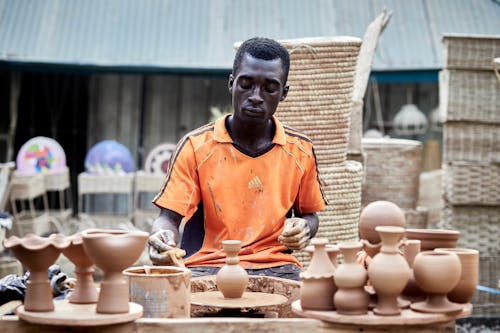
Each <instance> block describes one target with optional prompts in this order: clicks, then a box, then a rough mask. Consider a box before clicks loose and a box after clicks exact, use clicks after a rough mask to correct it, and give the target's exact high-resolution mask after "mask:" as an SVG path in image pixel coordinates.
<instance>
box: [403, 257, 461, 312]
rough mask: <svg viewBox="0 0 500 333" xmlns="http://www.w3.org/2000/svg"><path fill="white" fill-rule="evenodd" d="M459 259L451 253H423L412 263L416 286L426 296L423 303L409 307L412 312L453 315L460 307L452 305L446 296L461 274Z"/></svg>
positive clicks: (455, 304)
mask: <svg viewBox="0 0 500 333" xmlns="http://www.w3.org/2000/svg"><path fill="white" fill-rule="evenodd" d="M461 270H462V267H461V264H460V259H458V256H457V255H456V254H455V253H452V252H437V251H424V252H420V253H419V254H417V256H416V257H415V260H414V262H413V274H414V275H415V281H416V282H417V285H418V286H419V287H420V288H421V289H422V290H423V291H424V292H425V293H426V294H427V299H426V300H425V301H424V302H416V303H412V304H411V305H410V308H411V309H412V310H414V311H419V312H429V313H454V312H460V311H461V310H462V308H463V307H462V305H460V304H457V303H452V302H450V301H449V300H448V298H447V296H446V294H447V293H449V292H450V291H451V290H452V289H453V288H455V286H456V285H457V283H458V281H459V279H460V274H461Z"/></svg>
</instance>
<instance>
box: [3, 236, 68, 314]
mask: <svg viewBox="0 0 500 333" xmlns="http://www.w3.org/2000/svg"><path fill="white" fill-rule="evenodd" d="M69 243H70V242H69V240H68V239H67V238H66V237H65V236H64V235H62V234H52V235H50V236H49V237H40V236H37V235H34V234H28V235H26V236H25V237H23V238H19V237H17V236H11V237H9V238H7V239H5V240H4V242H3V245H4V247H5V248H7V249H10V250H11V251H12V253H13V254H14V256H15V257H16V258H17V259H19V261H20V262H21V263H22V264H23V265H24V266H25V267H26V268H27V269H28V270H29V272H30V275H29V279H28V282H27V283H26V295H25V297H24V309H25V310H26V311H34V312H49V311H54V302H53V300H52V297H53V296H52V288H51V287H50V283H49V279H48V273H47V270H48V269H49V266H50V265H52V264H54V263H55V262H56V260H57V258H58V257H59V255H60V253H61V251H62V250H63V249H64V248H65V247H67V246H69Z"/></svg>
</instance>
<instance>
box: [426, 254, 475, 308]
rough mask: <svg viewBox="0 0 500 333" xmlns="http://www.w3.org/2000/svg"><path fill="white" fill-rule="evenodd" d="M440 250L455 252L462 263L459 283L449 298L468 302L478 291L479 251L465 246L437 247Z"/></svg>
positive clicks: (453, 300)
mask: <svg viewBox="0 0 500 333" xmlns="http://www.w3.org/2000/svg"><path fill="white" fill-rule="evenodd" d="M434 251H438V252H443V251H444V252H453V253H455V254H456V255H458V258H459V259H460V263H461V264H462V273H461V274H460V280H459V281H458V284H457V285H456V286H455V288H453V290H452V291H450V292H449V293H448V299H449V300H450V301H452V302H457V303H468V302H469V301H470V300H471V298H472V296H473V295H474V293H475V292H476V287H477V283H478V280H479V251H477V250H474V249H464V248H448V249H447V248H437V249H435V250H434Z"/></svg>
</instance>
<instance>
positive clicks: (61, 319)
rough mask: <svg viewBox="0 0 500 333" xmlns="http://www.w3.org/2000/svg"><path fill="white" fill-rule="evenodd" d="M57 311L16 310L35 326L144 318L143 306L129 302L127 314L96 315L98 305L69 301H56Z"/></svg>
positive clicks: (127, 320)
mask: <svg viewBox="0 0 500 333" xmlns="http://www.w3.org/2000/svg"><path fill="white" fill-rule="evenodd" d="M54 306H55V309H54V311H50V312H33V311H26V310H24V306H22V305H21V306H19V307H18V308H17V309H16V314H17V315H18V316H19V318H21V319H23V320H25V321H27V322H30V323H34V324H42V325H57V326H101V325H112V324H119V323H126V322H129V321H134V320H136V319H138V318H140V317H141V316H142V306H141V305H139V304H137V303H133V302H129V306H130V310H129V312H127V313H117V314H106V313H96V312H95V309H96V304H95V303H94V304H73V303H69V302H68V301H67V300H56V301H54Z"/></svg>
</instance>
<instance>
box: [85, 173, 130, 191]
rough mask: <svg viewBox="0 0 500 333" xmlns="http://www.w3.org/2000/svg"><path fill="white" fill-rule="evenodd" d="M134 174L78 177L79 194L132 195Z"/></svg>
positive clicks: (86, 174)
mask: <svg viewBox="0 0 500 333" xmlns="http://www.w3.org/2000/svg"><path fill="white" fill-rule="evenodd" d="M133 180H134V173H128V174H124V175H92V174H88V173H86V172H82V173H80V174H79V175H78V193H79V194H97V193H125V194H127V193H130V194H132V188H133Z"/></svg>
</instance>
